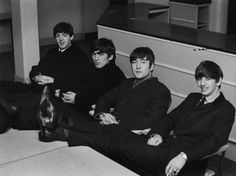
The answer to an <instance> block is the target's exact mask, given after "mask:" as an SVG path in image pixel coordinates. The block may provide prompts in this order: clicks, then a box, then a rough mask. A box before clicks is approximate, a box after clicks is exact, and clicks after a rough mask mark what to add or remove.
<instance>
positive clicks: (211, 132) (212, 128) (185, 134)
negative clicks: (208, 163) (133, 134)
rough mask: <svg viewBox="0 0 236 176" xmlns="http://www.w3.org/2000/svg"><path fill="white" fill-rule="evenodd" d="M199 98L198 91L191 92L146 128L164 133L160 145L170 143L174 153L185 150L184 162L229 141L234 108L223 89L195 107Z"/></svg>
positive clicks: (198, 158) (207, 152)
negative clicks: (206, 102) (151, 127)
mask: <svg viewBox="0 0 236 176" xmlns="http://www.w3.org/2000/svg"><path fill="white" fill-rule="evenodd" d="M200 99H201V94H200V93H191V94H190V95H188V97H187V98H186V99H185V100H184V101H183V102H182V103H181V104H180V105H179V106H178V107H177V108H176V109H174V110H173V111H172V112H171V113H170V114H169V115H168V116H167V118H165V119H163V121H161V122H160V123H158V124H157V126H156V127H155V128H153V129H152V130H151V131H150V132H149V134H152V133H157V134H160V135H161V136H162V137H164V141H163V143H162V144H161V145H169V146H170V147H171V150H172V151H173V153H176V154H178V153H179V152H180V151H183V152H185V153H186V154H187V156H188V160H187V162H191V161H193V160H195V161H196V160H200V159H202V158H203V157H204V156H206V155H208V154H210V153H212V152H215V151H217V150H218V148H219V147H221V146H222V145H223V144H225V143H226V142H227V141H228V137H229V134H230V131H231V128H232V125H233V123H234V116H235V108H234V107H233V105H232V104H231V103H230V102H229V101H227V100H226V99H225V97H224V96H223V94H222V93H221V94H220V96H219V97H218V98H217V99H216V100H215V101H214V102H212V103H208V104H205V105H203V106H200V107H196V104H197V103H198V102H199V100H200ZM170 130H174V136H173V137H170V136H169V132H170ZM161 145H160V146H161Z"/></svg>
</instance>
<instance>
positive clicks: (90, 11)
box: [82, 0, 109, 33]
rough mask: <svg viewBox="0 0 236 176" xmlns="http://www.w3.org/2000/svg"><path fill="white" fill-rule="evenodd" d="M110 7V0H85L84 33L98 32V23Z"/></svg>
mask: <svg viewBox="0 0 236 176" xmlns="http://www.w3.org/2000/svg"><path fill="white" fill-rule="evenodd" d="M108 7H109V0H96V1H95V0H83V7H82V9H83V32H84V33H89V32H94V31H97V26H96V22H97V20H98V19H99V18H100V17H101V15H102V14H103V13H104V12H105V10H106V9H107V8H108Z"/></svg>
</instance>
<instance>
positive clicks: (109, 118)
mask: <svg viewBox="0 0 236 176" xmlns="http://www.w3.org/2000/svg"><path fill="white" fill-rule="evenodd" d="M99 118H100V120H101V122H100V124H102V125H110V124H119V121H118V120H117V119H116V117H115V116H113V115H112V114H110V113H102V114H100V115H99Z"/></svg>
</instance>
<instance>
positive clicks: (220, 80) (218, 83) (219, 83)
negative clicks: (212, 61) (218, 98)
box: [216, 78, 222, 87]
mask: <svg viewBox="0 0 236 176" xmlns="http://www.w3.org/2000/svg"><path fill="white" fill-rule="evenodd" d="M221 82H222V78H220V79H219V81H218V82H217V83H216V85H217V86H218V87H219V86H220V85H221Z"/></svg>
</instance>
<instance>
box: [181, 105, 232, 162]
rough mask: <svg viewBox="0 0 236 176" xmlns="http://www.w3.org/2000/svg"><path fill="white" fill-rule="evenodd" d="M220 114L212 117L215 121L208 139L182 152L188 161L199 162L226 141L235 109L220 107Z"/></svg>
mask: <svg viewBox="0 0 236 176" xmlns="http://www.w3.org/2000/svg"><path fill="white" fill-rule="evenodd" d="M221 108H222V112H221V113H217V115H216V116H215V117H214V118H215V119H216V120H215V122H214V125H212V128H211V129H209V133H208V137H207V138H206V139H205V140H204V141H202V142H201V143H199V144H197V145H194V146H193V147H190V148H188V149H185V150H184V151H183V152H185V153H186V155H187V156H188V161H194V160H200V159H202V158H203V157H205V156H206V155H208V154H211V153H213V152H216V151H217V150H218V149H219V148H220V147H221V146H223V145H224V144H225V143H226V142H227V141H228V137H229V134H230V131H231V129H232V125H233V123H234V115H235V109H234V107H232V105H231V104H230V106H222V107H221Z"/></svg>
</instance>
